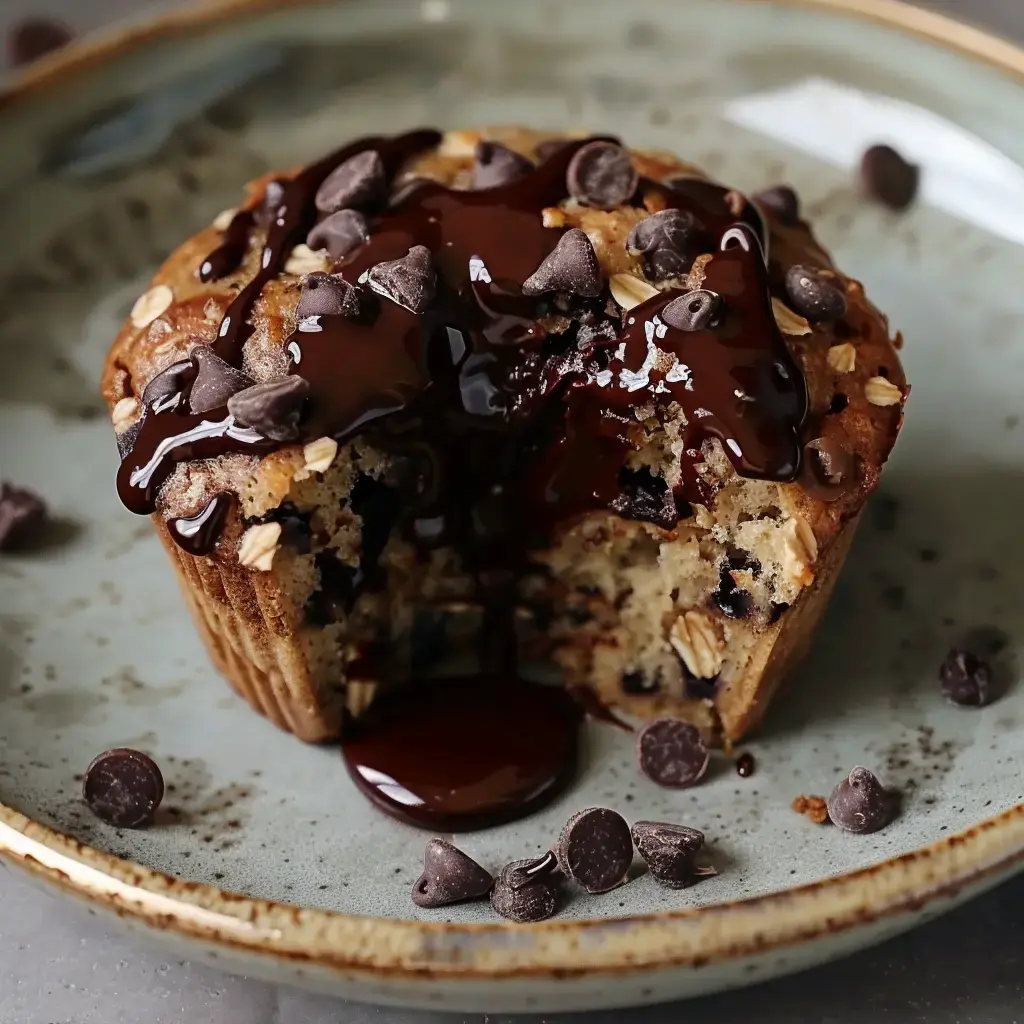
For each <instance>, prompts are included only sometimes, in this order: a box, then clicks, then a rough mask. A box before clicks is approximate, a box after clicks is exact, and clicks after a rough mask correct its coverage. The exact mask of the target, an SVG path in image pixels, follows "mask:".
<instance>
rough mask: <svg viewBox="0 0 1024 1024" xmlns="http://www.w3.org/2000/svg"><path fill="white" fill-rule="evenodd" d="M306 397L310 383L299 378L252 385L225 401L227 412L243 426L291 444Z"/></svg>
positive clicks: (295, 436)
mask: <svg viewBox="0 0 1024 1024" xmlns="http://www.w3.org/2000/svg"><path fill="white" fill-rule="evenodd" d="M308 395H309V382H308V381H306V380H303V378H302V377H282V378H281V379H280V380H272V381H267V383H266V384H254V385H253V386H252V387H251V388H246V389H245V390H244V391H239V392H238V394H236V395H232V396H231V397H230V398H229V399H228V412H229V413H231V415H232V416H234V417H235V422H237V423H238V425H239V426H242V427H251V428H252V429H253V430H255V431H256V432H257V433H258V434H261V435H262V436H263V437H269V438H270V439H271V440H272V441H294V440H295V439H296V438H297V437H298V436H299V421H300V419H301V418H302V411H303V408H304V406H305V404H306V398H307V397H308Z"/></svg>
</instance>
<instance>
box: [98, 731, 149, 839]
mask: <svg viewBox="0 0 1024 1024" xmlns="http://www.w3.org/2000/svg"><path fill="white" fill-rule="evenodd" d="M82 798H83V799H84V800H85V802H86V803H87V804H88V805H89V809H90V810H91V811H92V812H93V814H95V815H96V817H98V818H102V819H103V821H105V822H107V823H109V824H111V825H114V826H116V827H117V828H140V827H141V826H143V825H148V824H149V823H150V822H151V821H152V820H153V815H154V814H156V809H157V808H158V807H159V806H160V801H161V800H163V798H164V777H163V775H162V774H161V773H160V768H159V767H158V766H157V764H156V762H155V761H154V760H153V759H152V758H151V757H149V755H148V754H144V753H142V751H141V750H131V749H129V748H128V747H115V748H114V749H113V750H108V751H106V752H105V753H102V754H100V755H99V756H98V757H97V758H95V759H94V760H93V762H92V764H90V765H89V767H88V768H86V770H85V778H84V779H83V780H82Z"/></svg>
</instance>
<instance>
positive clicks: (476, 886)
mask: <svg viewBox="0 0 1024 1024" xmlns="http://www.w3.org/2000/svg"><path fill="white" fill-rule="evenodd" d="M493 884H494V879H493V878H491V873H490V872H489V871H485V870H484V869H483V868H482V867H481V866H480V865H479V864H477V862H476V861H475V860H473V858H472V857H470V856H468V855H467V854H465V853H463V852H462V851H461V850H459V849H457V848H456V847H454V846H452V844H451V843H447V842H445V841H444V840H443V839H431V840H429V841H428V842H427V845H426V849H424V851H423V874H422V875H420V877H419V878H418V879H416V883H415V884H414V885H413V887H412V901H413V903H415V904H416V906H417V907H445V906H447V905H448V904H450V903H461V902H463V901H464V900H477V899H481V898H482V897H484V896H486V895H487V894H488V893H489V892H490V891H491V886H492V885H493Z"/></svg>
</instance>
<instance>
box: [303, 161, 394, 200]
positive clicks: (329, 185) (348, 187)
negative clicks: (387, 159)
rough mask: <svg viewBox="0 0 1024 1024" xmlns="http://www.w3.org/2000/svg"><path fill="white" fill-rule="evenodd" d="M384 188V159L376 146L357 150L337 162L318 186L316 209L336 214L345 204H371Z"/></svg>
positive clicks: (383, 192)
mask: <svg viewBox="0 0 1024 1024" xmlns="http://www.w3.org/2000/svg"><path fill="white" fill-rule="evenodd" d="M386 191H387V181H386V179H385V175H384V161H383V160H381V158H380V154H379V153H378V152H377V151H376V150H375V149H367V150H364V151H363V152H362V153H356V155H355V156H352V157H349V158H348V159H347V160H346V161H345V162H344V163H342V164H339V165H338V166H337V167H336V168H335V169H334V170H333V171H331V173H330V174H328V175H327V177H326V178H325V179H324V182H323V184H322V185H321V186H320V187H319V188H318V189H317V193H316V200H315V201H316V208H317V209H318V210H319V211H320V212H321V213H336V212H337V211H338V210H341V209H344V208H346V207H362V206H368V205H371V204H373V203H375V202H377V201H378V200H380V199H382V198H383V197H384V195H385V193H386Z"/></svg>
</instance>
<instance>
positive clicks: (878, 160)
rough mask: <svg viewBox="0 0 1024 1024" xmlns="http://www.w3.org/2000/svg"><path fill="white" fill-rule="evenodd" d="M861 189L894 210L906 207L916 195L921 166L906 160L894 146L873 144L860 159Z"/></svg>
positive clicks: (869, 197) (868, 195)
mask: <svg viewBox="0 0 1024 1024" xmlns="http://www.w3.org/2000/svg"><path fill="white" fill-rule="evenodd" d="M860 182H861V188H862V189H863V191H864V194H865V195H866V196H867V197H868V199H874V200H875V201H876V202H879V203H882V204H884V205H885V206H888V207H889V208H890V209H893V210H905V209H906V208H907V207H908V206H909V205H910V204H911V203H912V202H913V201H914V198H915V197H916V196H917V190H918V186H919V185H920V182H921V168H920V167H918V166H917V165H916V164H912V163H910V162H909V161H907V160H904V159H903V157H902V156H900V154H899V153H898V152H896V150H895V149H893V148H892V146H872V147H871V148H870V149H868V150H866V151H865V153H864V155H863V156H862V157H861V161H860Z"/></svg>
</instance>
